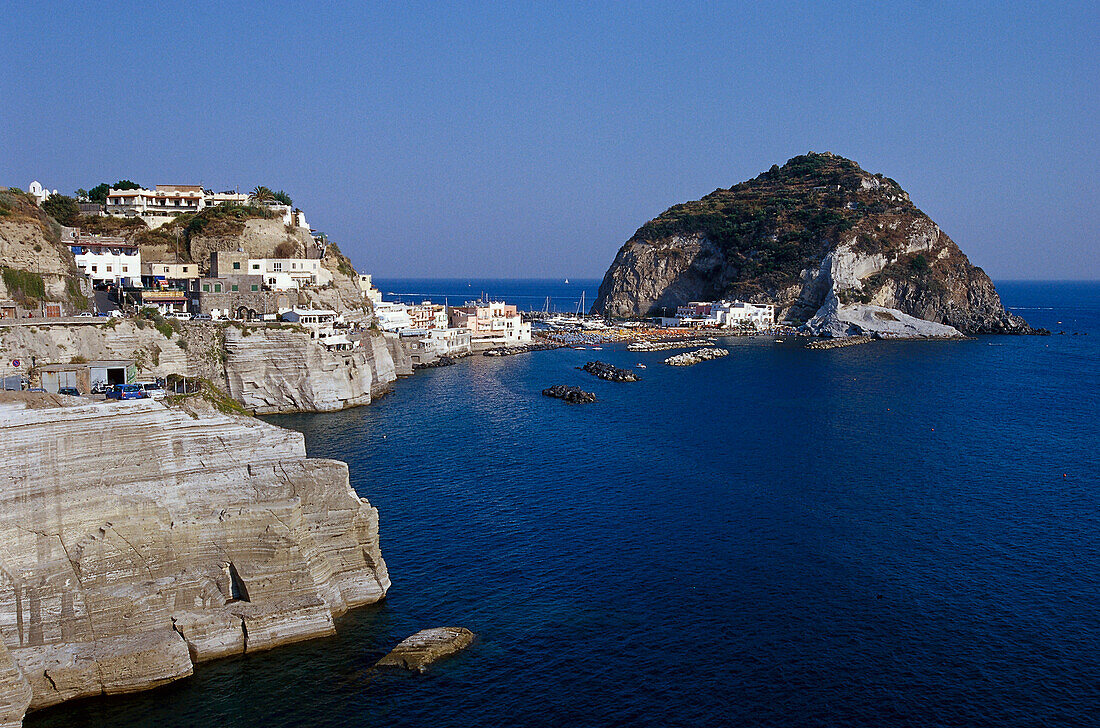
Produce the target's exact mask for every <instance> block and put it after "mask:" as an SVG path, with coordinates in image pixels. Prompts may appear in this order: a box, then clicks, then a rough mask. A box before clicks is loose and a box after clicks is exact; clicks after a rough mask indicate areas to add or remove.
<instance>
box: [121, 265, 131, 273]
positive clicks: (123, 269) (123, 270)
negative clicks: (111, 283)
mask: <svg viewBox="0 0 1100 728" xmlns="http://www.w3.org/2000/svg"><path fill="white" fill-rule="evenodd" d="M122 272H123V273H129V272H130V269H129V268H127V267H126V266H122Z"/></svg>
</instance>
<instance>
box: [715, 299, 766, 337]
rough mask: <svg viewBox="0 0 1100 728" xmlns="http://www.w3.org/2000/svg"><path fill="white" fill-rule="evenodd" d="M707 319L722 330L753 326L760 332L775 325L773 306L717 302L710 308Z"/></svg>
mask: <svg viewBox="0 0 1100 728" xmlns="http://www.w3.org/2000/svg"><path fill="white" fill-rule="evenodd" d="M709 319H710V320H711V321H713V324H714V325H716V326H721V327H724V328H740V327H743V326H753V327H755V328H756V329H757V330H758V331H760V330H764V329H769V328H771V327H772V326H774V325H775V305H774V304H771V303H745V302H744V301H719V302H717V303H715V304H713V305H712V306H711V310H710V316H709Z"/></svg>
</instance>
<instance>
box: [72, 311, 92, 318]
mask: <svg viewBox="0 0 1100 728" xmlns="http://www.w3.org/2000/svg"><path fill="white" fill-rule="evenodd" d="M93 315H94V314H91V313H89V312H87V311H81V312H80V313H78V314H77V315H76V317H77V318H85V317H87V318H90V317H92V316H93Z"/></svg>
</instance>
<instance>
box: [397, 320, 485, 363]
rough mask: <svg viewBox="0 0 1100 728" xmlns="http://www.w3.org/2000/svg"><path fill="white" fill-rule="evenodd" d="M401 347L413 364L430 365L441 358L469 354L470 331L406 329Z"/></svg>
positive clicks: (402, 334)
mask: <svg viewBox="0 0 1100 728" xmlns="http://www.w3.org/2000/svg"><path fill="white" fill-rule="evenodd" d="M401 346H402V348H403V349H405V351H406V352H408V354H409V359H411V360H412V363H413V364H428V363H430V362H433V361H435V360H436V359H438V358H439V357H441V356H454V355H456V354H469V353H470V350H471V349H470V347H471V334H470V331H469V329H447V328H444V329H406V330H404V331H402V332H401Z"/></svg>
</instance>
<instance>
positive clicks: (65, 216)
mask: <svg viewBox="0 0 1100 728" xmlns="http://www.w3.org/2000/svg"><path fill="white" fill-rule="evenodd" d="M42 209H43V210H44V211H45V213H46V214H47V215H49V216H50V217H52V218H53V219H54V220H57V221H58V222H59V223H61V224H62V225H66V226H71V225H75V224H76V222H77V220H78V219H79V218H80V205H78V204H76V200H74V199H73V198H71V197H69V196H68V195H50V196H49V198H48V199H47V200H46V201H45V202H43V203H42Z"/></svg>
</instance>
